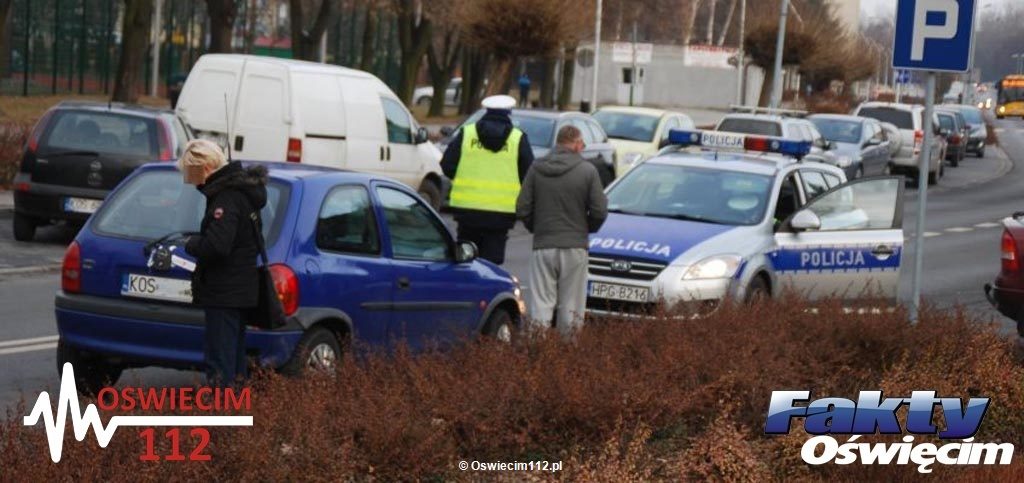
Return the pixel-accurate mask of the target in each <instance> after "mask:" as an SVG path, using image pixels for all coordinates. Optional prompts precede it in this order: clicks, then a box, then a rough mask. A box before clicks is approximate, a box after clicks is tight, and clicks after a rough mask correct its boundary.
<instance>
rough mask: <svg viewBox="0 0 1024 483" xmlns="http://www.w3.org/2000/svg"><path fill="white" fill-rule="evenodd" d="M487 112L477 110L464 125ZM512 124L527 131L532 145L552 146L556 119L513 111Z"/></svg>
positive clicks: (538, 146)
mask: <svg viewBox="0 0 1024 483" xmlns="http://www.w3.org/2000/svg"><path fill="white" fill-rule="evenodd" d="M485 112H487V111H485V110H483V109H481V110H479V111H476V112H475V113H473V115H472V116H469V118H468V119H466V122H465V123H463V126H467V125H469V124H475V123H476V122H477V121H479V120H480V118H481V117H484V113H485ZM512 124H513V125H515V126H516V127H518V128H519V130H520V131H523V132H524V133H526V138H527V139H529V140H530V146H533V147H536V148H550V147H551V144H552V142H553V141H554V140H555V120H554V119H551V118H547V117H539V116H529V115H522V114H520V113H512Z"/></svg>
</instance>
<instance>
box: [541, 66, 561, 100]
mask: <svg viewBox="0 0 1024 483" xmlns="http://www.w3.org/2000/svg"><path fill="white" fill-rule="evenodd" d="M557 71H558V57H551V58H550V59H544V81H543V82H542V83H541V85H540V107H543V108H545V109H550V108H551V107H553V106H554V105H555V73H556V72H557Z"/></svg>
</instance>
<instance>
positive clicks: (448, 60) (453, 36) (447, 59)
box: [427, 30, 465, 117]
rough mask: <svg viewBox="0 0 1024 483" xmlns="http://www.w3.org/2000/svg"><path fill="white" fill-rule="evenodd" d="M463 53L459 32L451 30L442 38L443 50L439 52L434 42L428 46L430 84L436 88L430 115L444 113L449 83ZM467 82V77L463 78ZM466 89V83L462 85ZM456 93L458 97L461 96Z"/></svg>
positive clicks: (431, 102)
mask: <svg viewBox="0 0 1024 483" xmlns="http://www.w3.org/2000/svg"><path fill="white" fill-rule="evenodd" d="M461 55H462V46H461V44H460V43H459V40H458V33H457V32H456V31H455V30H449V31H448V32H446V33H445V35H444V38H443V39H442V44H441V51H440V52H438V51H437V49H436V46H435V45H434V43H433V42H430V45H429V46H428V48H427V70H428V71H429V72H430V85H431V86H432V87H433V88H434V95H433V96H432V97H431V99H430V112H429V113H428V114H427V115H428V116H430V117H437V116H443V115H444V107H445V103H446V101H447V99H446V96H447V92H446V91H447V90H448V84H450V83H451V81H452V76H453V75H454V74H455V66H456V65H458V61H459V57H460V56H461ZM463 82H465V79H463ZM462 88H463V89H465V84H463V85H462ZM458 94H460V93H456V96H455V97H456V99H461V96H460V95H458Z"/></svg>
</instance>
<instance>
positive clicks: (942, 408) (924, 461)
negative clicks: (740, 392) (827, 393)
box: [764, 391, 1014, 473]
mask: <svg viewBox="0 0 1024 483" xmlns="http://www.w3.org/2000/svg"><path fill="white" fill-rule="evenodd" d="M797 403H801V404H800V405H797ZM802 403H808V404H806V405H803V404H802ZM904 405H906V406H907V416H906V428H905V429H906V431H905V432H906V433H909V434H907V435H906V436H904V437H903V439H902V442H901V443H868V442H858V440H859V439H860V438H861V436H865V435H873V434H876V433H878V434H889V435H891V434H904V428H903V427H901V426H900V420H899V417H898V414H897V413H898V412H899V410H900V408H902V407H903V406H904ZM988 405H989V398H987V397H972V398H970V399H969V400H968V401H967V404H966V405H964V404H963V401H961V399H960V398H955V397H952V398H950V397H937V396H936V395H935V391H913V392H912V393H911V395H910V397H884V396H883V395H882V391H861V392H860V394H859V395H858V397H857V400H856V401H852V400H850V399H845V398H839V397H828V398H821V399H816V400H814V401H811V391H773V392H772V399H771V403H770V404H769V405H768V420H767V422H766V423H765V427H764V432H765V434H788V433H789V432H790V425H791V423H792V420H793V419H794V418H804V431H806V432H807V433H808V434H812V435H815V436H813V437H811V438H810V439H808V440H807V442H805V443H804V445H803V447H802V448H801V450H800V457H801V458H802V459H803V460H804V462H805V463H807V464H811V465H822V464H826V463H829V462H833V463H835V464H837V465H849V464H853V463H857V462H860V463H861V464H865V465H876V464H877V465H889V464H897V465H908V464H914V465H917V470H918V471H919V472H921V473H931V472H932V465H933V464H935V463H938V464H941V465H993V464H1000V465H1008V464H1010V462H1011V461H1012V460H1013V452H1014V447H1013V444H1010V443H975V442H974V435H975V434H977V433H978V429H980V428H981V422H982V420H983V419H985V413H986V412H987V411H988ZM936 406H938V408H937V409H938V411H937V413H936V414H937V417H936V418H933V417H932V416H933V412H936V411H935V410H936ZM943 423H944V424H943ZM940 428H944V429H940ZM832 434H836V435H850V437H849V438H848V439H847V440H846V442H845V443H840V442H839V441H838V440H836V438H834V437H832V436H830V435H832ZM915 434H916V435H929V436H938V438H939V439H940V440H960V441H959V442H949V443H946V444H940V445H936V444H934V443H929V442H919V443H916V444H915V442H914V440H915V438H914V436H913V435H915Z"/></svg>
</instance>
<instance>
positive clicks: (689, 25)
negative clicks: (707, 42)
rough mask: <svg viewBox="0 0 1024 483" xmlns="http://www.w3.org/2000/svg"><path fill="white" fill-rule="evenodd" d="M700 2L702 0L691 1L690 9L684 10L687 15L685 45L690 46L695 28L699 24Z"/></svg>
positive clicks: (685, 19)
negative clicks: (698, 10)
mask: <svg viewBox="0 0 1024 483" xmlns="http://www.w3.org/2000/svg"><path fill="white" fill-rule="evenodd" d="M683 1H684V2H685V1H686V0H683ZM700 2H701V0H689V3H690V8H689V9H688V10H684V11H685V12H686V15H685V16H684V18H683V45H690V42H691V41H692V40H693V26H694V24H695V23H696V22H697V9H699V8H700Z"/></svg>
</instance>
